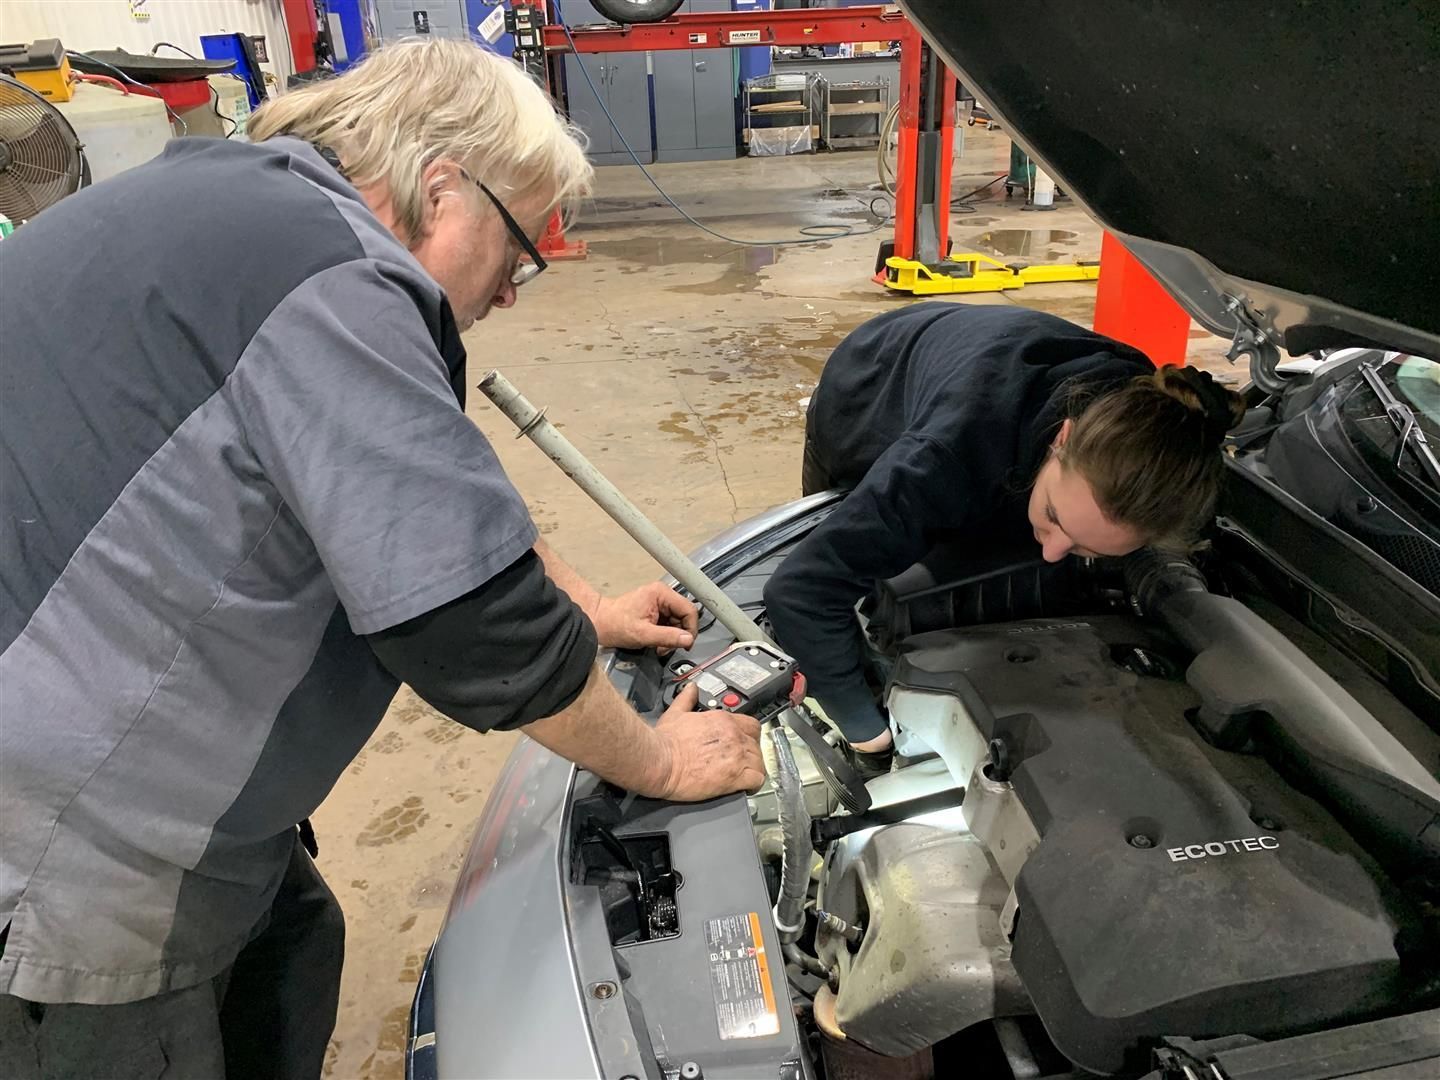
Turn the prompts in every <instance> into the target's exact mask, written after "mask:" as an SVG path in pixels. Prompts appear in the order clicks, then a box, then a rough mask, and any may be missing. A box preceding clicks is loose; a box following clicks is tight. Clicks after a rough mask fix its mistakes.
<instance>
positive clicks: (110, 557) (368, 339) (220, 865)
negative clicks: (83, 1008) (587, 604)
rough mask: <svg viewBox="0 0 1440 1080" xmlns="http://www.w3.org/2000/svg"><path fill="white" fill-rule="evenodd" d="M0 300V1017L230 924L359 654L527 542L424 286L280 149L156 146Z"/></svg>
mask: <svg viewBox="0 0 1440 1080" xmlns="http://www.w3.org/2000/svg"><path fill="white" fill-rule="evenodd" d="M0 283H3V285H0V288H3V297H0V353H3V356H0V394H3V397H0V408H3V410H4V418H3V425H0V470H3V471H0V481H3V490H0V509H3V511H4V515H3V522H0V555H3V565H0V602H3V611H0V650H3V653H0V694H3V701H0V706H3V717H0V830H3V849H0V927H4V926H5V925H6V924H7V923H8V924H9V937H8V941H7V942H6V944H5V947H4V955H3V959H0V992H4V993H11V994H15V995H17V996H19V997H22V998H27V999H31V1000H35V1001H46V1002H57V1001H73V1002H89V1003H98V1004H104V1003H112V1002H125V1001H133V1000H137V999H140V998H144V997H148V996H152V995H155V994H158V993H163V992H166V991H168V990H173V989H178V988H181V987H184V986H187V985H192V984H195V983H198V982H200V981H202V980H204V979H206V978H209V977H211V976H213V975H215V974H216V973H218V972H219V971H221V970H222V969H223V968H224V967H225V966H226V965H228V964H229V963H230V962H231V961H232V960H233V958H234V957H235V955H236V953H237V951H238V950H239V949H240V948H241V947H242V946H243V945H244V943H245V941H246V940H247V939H248V938H249V937H250V936H251V935H253V934H254V933H256V932H258V930H259V929H261V928H262V926H263V921H264V919H265V917H266V912H267V910H268V907H269V904H270V900H271V897H272V896H273V894H274V890H275V889H276V887H277V885H278V883H279V880H280V877H281V875H282V874H283V872H284V870H285V866H286V860H287V857H288V855H289V851H290V848H291V845H292V843H293V837H294V828H293V827H294V825H295V823H296V822H297V821H299V820H301V819H303V818H305V817H306V816H307V815H308V814H309V813H310V812H311V811H312V810H314V808H315V807H316V806H317V805H318V803H319V802H320V800H321V799H322V798H323V797H324V795H325V794H326V793H327V792H328V791H329V789H330V787H331V786H332V784H333V783H334V782H335V780H336V779H337V778H338V777H339V775H340V774H341V772H342V770H343V769H344V768H345V766H346V764H347V763H348V762H349V761H350V760H351V759H352V758H353V756H354V755H355V753H356V752H357V751H358V750H359V748H360V747H361V746H362V745H363V744H364V742H365V740H366V739H367V738H368V737H369V735H370V734H371V732H372V731H373V730H374V728H375V725H376V724H377V723H378V722H379V719H380V717H381V715H382V714H383V712H384V709H385V707H386V705H387V704H388V703H389V701H390V699H391V698H392V696H393V694H394V692H395V690H396V687H397V685H398V684H397V680H396V678H395V677H394V676H393V675H391V674H390V673H389V672H388V671H387V670H386V669H385V668H383V667H382V666H381V665H380V664H379V662H378V661H377V659H376V657H375V654H374V653H373V652H372V651H371V649H370V648H369V647H368V645H367V643H366V641H365V639H364V638H363V637H362V636H359V635H366V634H373V633H376V632H378V631H382V630H386V629H387V628H392V627H395V626H396V625H397V624H400V623H402V622H405V621H406V620H411V619H413V618H415V617H416V616H419V615H421V614H422V613H425V612H428V611H431V610H432V609H435V608H437V607H439V606H440V605H444V604H446V603H447V602H450V601H453V600H455V599H456V598H457V597H461V596H463V595H465V594H466V593H468V592H470V591H472V590H476V589H477V588H479V587H481V586H484V585H486V583H487V582H489V581H491V580H492V579H494V578H495V577H496V575H497V574H500V573H501V572H502V571H504V570H505V569H506V568H507V567H509V566H511V565H512V564H514V563H515V561H516V560H517V559H518V558H521V557H522V556H524V555H525V553H526V552H527V551H528V550H529V549H530V547H531V545H532V544H533V543H534V541H535V538H536V533H535V529H534V526H533V525H532V523H531V520H530V517H529V515H528V513H527V512H526V508H525V505H524V503H523V501H522V500H521V498H520V497H519V495H518V494H517V493H516V492H515V490H514V489H513V488H512V487H511V485H510V483H509V482H508V480H507V479H506V477H505V475H504V472H503V471H502V469H501V467H500V465H499V463H498V462H497V460H496V458H495V455H494V453H493V452H492V450H491V448H490V446H489V445H488V443H487V442H486V440H485V438H484V437H483V436H482V435H481V433H480V432H479V430H478V429H477V428H476V427H475V425H474V424H473V423H472V422H471V421H470V420H468V419H467V418H466V416H465V414H464V412H463V400H462V399H461V397H460V390H461V386H462V382H461V380H462V379H463V376H464V351H463V349H462V348H461V346H460V343H459V339H458V334H457V331H456V327H455V324H454V321H453V319H452V317H451V315H450V312H449V307H448V304H447V303H446V302H445V298H444V295H443V293H442V291H441V289H440V287H439V286H438V285H437V284H436V283H435V281H434V280H433V279H432V278H431V277H430V276H429V275H428V274H426V272H425V271H424V270H423V269H422V268H421V266H420V265H419V263H418V262H416V260H415V259H414V258H413V257H412V256H411V255H410V254H409V252H408V251H406V249H405V248H404V247H403V246H402V245H401V244H400V243H398V242H397V241H396V239H395V238H394V237H393V236H392V235H391V234H390V233H389V232H388V231H387V230H386V229H385V228H384V227H382V226H381V224H380V223H379V222H378V221H377V220H376V218H375V217H374V216H373V215H372V214H371V213H370V211H369V210H368V209H367V208H366V206H365V204H364V203H363V202H362V201H361V199H360V197H359V195H358V193H357V192H356V191H355V190H354V188H352V187H351V186H350V185H349V184H348V183H346V182H345V180H344V179H343V178H342V177H341V176H340V175H339V174H338V173H337V172H336V171H335V169H333V168H332V167H331V166H330V165H329V164H327V163H326V162H325V160H324V159H323V158H322V157H321V156H320V155H319V154H318V153H317V152H316V151H315V150H314V149H312V148H311V147H309V146H307V145H305V144H304V143H301V142H298V141H296V140H292V139H277V140H273V141H271V142H267V143H264V144H260V145H245V144H238V143H231V142H225V141H221V140H210V139H186V140H180V141H177V142H174V143H172V144H171V145H170V147H169V148H168V149H167V150H166V152H165V153H164V154H163V155H162V156H161V157H160V158H159V159H157V160H156V161H154V162H152V163H150V164H147V165H144V166H141V167H139V168H136V169H133V170H131V171H129V172H127V173H125V174H123V175H121V176H119V177H116V178H114V179H111V180H107V181H105V182H104V183H102V184H99V185H97V186H96V187H94V188H92V189H89V190H87V191H84V192H81V193H79V194H77V195H74V196H71V197H70V198H67V199H65V200H63V201H62V202H60V203H59V204H57V205H56V206H54V207H53V208H51V209H49V210H47V211H45V212H44V214H43V215H41V216H40V217H38V218H37V219H36V220H35V221H34V222H33V223H31V224H28V225H25V226H22V227H21V228H20V229H19V230H17V232H16V233H15V235H14V236H13V237H11V238H9V239H6V240H5V241H3V243H0ZM593 658H594V651H593V642H592V644H591V649H590V653H589V658H588V660H586V664H587V666H588V663H589V662H590V661H593Z"/></svg>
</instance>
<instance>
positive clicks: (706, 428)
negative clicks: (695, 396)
mask: <svg viewBox="0 0 1440 1080" xmlns="http://www.w3.org/2000/svg"><path fill="white" fill-rule="evenodd" d="M672 377H673V378H674V380H675V392H676V393H677V394H679V395H680V400H681V401H683V402H684V403H685V408H686V409H688V410H689V411H690V415H691V416H693V417H694V418H695V423H696V424H698V425H699V426H700V430H701V431H703V432H704V433H705V437H706V438H707V439H709V440H710V445H711V446H712V447H714V448H715V464H716V466H717V467H718V468H719V469H720V480H721V482H722V483H724V485H725V494H727V495H729V496H730V524H732V525H734V524H735V523H736V522H737V521H739V520H740V503H739V502H738V501H737V500H736V498H735V491H734V489H733V488H731V487H730V474H729V472H727V471H726V469H725V459H724V458H723V457H722V456H721V454H720V441H719V440H718V439H716V438H715V433H714V432H713V431H711V430H710V425H709V424H707V423H706V422H705V418H704V417H703V416H701V415H700V410H698V409H697V408H695V406H694V405H692V404H691V403H690V399H689V398H688V397H686V396H685V387H684V386H683V385H682V384H681V382H680V376H679V375H675V376H672Z"/></svg>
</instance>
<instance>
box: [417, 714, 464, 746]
mask: <svg viewBox="0 0 1440 1080" xmlns="http://www.w3.org/2000/svg"><path fill="white" fill-rule="evenodd" d="M435 715H436V717H437V718H438V719H439V721H440V723H438V724H436V725H435V726H434V727H432V728H426V729H425V738H427V739H429V740H430V741H431V742H432V743H434V744H435V745H436V746H444V745H445V744H446V743H452V742H454V741H455V740H456V739H458V738H460V736H461V735H464V734H465V728H464V727H463V726H461V725H460V724H457V723H455V721H453V720H447V719H445V718H444V717H443V716H440V714H439V713H436V714H435Z"/></svg>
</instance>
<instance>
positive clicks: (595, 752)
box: [524, 666, 765, 802]
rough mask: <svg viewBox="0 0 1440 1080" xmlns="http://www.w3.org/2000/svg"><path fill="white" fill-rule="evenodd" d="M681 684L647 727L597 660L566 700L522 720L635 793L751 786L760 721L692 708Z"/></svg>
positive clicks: (688, 793) (685, 798)
mask: <svg viewBox="0 0 1440 1080" xmlns="http://www.w3.org/2000/svg"><path fill="white" fill-rule="evenodd" d="M698 701H699V691H698V690H697V689H696V688H695V687H694V686H689V687H686V689H685V690H684V691H683V692H682V693H681V694H680V696H679V697H677V698H676V699H675V703H674V704H673V705H671V706H670V708H668V709H666V710H665V715H664V716H662V717H661V718H660V721H659V723H657V724H656V725H655V726H654V727H653V728H652V727H650V726H649V725H648V724H647V723H645V721H644V720H642V719H641V718H640V717H639V716H638V715H637V714H636V712H635V710H634V709H632V708H631V707H630V706H629V705H628V704H627V703H626V702H625V699H624V698H622V697H621V696H620V694H619V693H618V692H617V691H616V689H615V687H613V686H611V685H610V680H609V679H607V678H606V677H605V673H604V672H603V671H601V670H600V668H599V667H598V666H597V667H595V668H594V669H592V671H591V673H590V678H589V680H588V681H587V682H586V683H585V688H584V689H583V690H582V691H581V692H580V696H579V697H578V698H576V699H575V700H574V702H572V703H571V704H570V705H569V706H567V707H566V708H564V709H562V710H561V711H560V712H558V713H556V714H555V715H554V716H547V717H545V718H543V719H540V720H535V721H533V722H532V723H529V724H526V725H525V728H524V730H525V733H526V734H527V735H529V736H530V737H531V738H533V739H534V740H535V741H536V742H538V743H540V745H542V746H545V747H548V748H549V749H551V750H553V751H555V753H557V754H559V755H560V756H561V757H564V758H569V759H570V760H571V761H573V762H575V764H577V765H580V766H582V767H583V768H586V769H589V770H590V771H591V772H593V773H594V774H595V775H596V776H599V777H600V778H601V779H603V780H609V781H610V782H611V783H612V784H618V785H619V786H620V787H623V788H625V789H626V790H627V791H633V792H634V793H635V794H637V795H648V796H650V797H651V798H656V799H673V800H675V801H676V802H699V801H700V800H702V799H713V798H715V797H716V796H717V795H728V794H730V793H731V792H732V791H753V790H754V789H755V788H757V787H759V786H760V784H761V783H762V782H763V781H764V779H765V761H764V759H763V758H762V757H761V756H760V725H759V724H758V723H756V721H755V720H754V718H752V717H749V716H733V715H731V714H730V713H726V712H695V711H694V709H695V706H696V704H697V703H698Z"/></svg>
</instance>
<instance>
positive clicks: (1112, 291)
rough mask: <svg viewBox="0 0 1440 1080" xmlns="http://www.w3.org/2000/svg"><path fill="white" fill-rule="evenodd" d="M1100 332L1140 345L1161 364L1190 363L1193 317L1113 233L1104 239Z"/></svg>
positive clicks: (1097, 311)
mask: <svg viewBox="0 0 1440 1080" xmlns="http://www.w3.org/2000/svg"><path fill="white" fill-rule="evenodd" d="M1100 266H1101V273H1100V282H1099V285H1098V287H1097V288H1096V291H1095V323H1094V326H1095V332H1096V333H1099V334H1104V335H1106V336H1107V337H1112V338H1114V339H1115V340H1117V341H1123V342H1125V344H1127V345H1133V346H1135V348H1137V349H1139V350H1140V351H1141V352H1143V353H1144V354H1145V355H1146V356H1148V357H1149V358H1150V359H1151V361H1153V362H1154V363H1155V364H1156V365H1157V366H1160V367H1163V366H1165V365H1166V364H1177V365H1181V366H1183V365H1184V363H1185V352H1186V350H1187V348H1188V346H1189V344H1190V316H1189V315H1188V314H1186V312H1185V309H1184V308H1182V307H1181V306H1180V305H1179V304H1177V303H1176V302H1175V299H1174V297H1172V296H1171V295H1170V294H1169V293H1168V292H1166V291H1165V286H1163V285H1161V284H1160V282H1158V281H1156V280H1155V278H1154V277H1152V276H1151V274H1150V271H1149V270H1146V269H1145V266H1144V264H1143V263H1141V262H1140V260H1139V259H1137V258H1135V256H1134V255H1131V254H1130V252H1129V250H1128V249H1127V248H1126V247H1125V245H1124V244H1122V243H1121V242H1120V241H1119V240H1117V239H1116V238H1115V237H1114V236H1112V235H1111V234H1110V233H1108V232H1107V233H1106V234H1105V236H1104V238H1103V239H1102V240H1101V242H1100Z"/></svg>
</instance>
